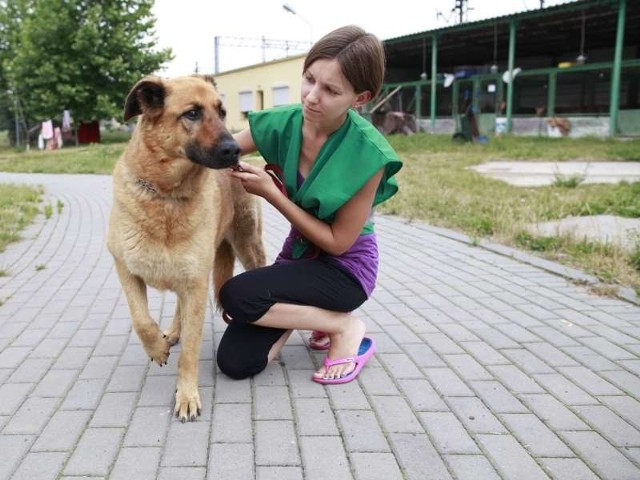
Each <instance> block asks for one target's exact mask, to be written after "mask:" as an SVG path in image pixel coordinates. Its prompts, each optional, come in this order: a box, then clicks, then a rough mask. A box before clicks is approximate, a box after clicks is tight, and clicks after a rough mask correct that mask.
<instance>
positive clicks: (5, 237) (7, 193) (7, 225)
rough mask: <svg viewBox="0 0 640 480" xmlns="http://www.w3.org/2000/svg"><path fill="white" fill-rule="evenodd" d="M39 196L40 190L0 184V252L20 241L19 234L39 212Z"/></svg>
mask: <svg viewBox="0 0 640 480" xmlns="http://www.w3.org/2000/svg"><path fill="white" fill-rule="evenodd" d="M41 195H42V190H41V189H40V188H33V187H28V186H22V185H13V184H0V252H3V251H4V250H5V248H6V246H7V245H8V244H9V243H12V242H16V241H18V240H20V232H21V231H22V230H23V229H24V228H25V227H27V226H28V225H29V224H30V223H31V222H32V221H33V219H34V217H35V216H36V215H37V214H38V212H39V204H40V202H41Z"/></svg>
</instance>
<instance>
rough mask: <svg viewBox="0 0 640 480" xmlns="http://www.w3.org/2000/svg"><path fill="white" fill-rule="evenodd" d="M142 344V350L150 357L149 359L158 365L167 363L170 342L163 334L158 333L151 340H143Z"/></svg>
mask: <svg viewBox="0 0 640 480" xmlns="http://www.w3.org/2000/svg"><path fill="white" fill-rule="evenodd" d="M142 345H143V347H144V351H145V352H147V355H149V357H150V358H151V361H153V362H156V363H157V364H158V365H160V366H163V365H166V364H167V359H168V358H169V348H171V344H170V343H169V341H168V340H167V339H166V338H165V337H164V335H158V336H157V337H156V338H155V339H154V340H153V341H151V342H145V343H143V344H142Z"/></svg>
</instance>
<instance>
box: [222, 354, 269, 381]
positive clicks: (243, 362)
mask: <svg viewBox="0 0 640 480" xmlns="http://www.w3.org/2000/svg"><path fill="white" fill-rule="evenodd" d="M217 362H218V368H219V369H220V371H221V372H222V373H224V374H225V375H227V376H228V377H231V378H233V379H235V380H242V379H244V378H248V377H251V376H253V375H257V374H258V373H260V372H261V371H263V370H264V369H265V368H266V366H267V359H266V358H265V359H264V360H260V359H257V358H252V357H251V356H247V355H246V354H244V355H243V354H242V352H239V351H238V349H225V348H223V347H221V348H219V349H218V355H217Z"/></svg>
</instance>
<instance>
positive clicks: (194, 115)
mask: <svg viewBox="0 0 640 480" xmlns="http://www.w3.org/2000/svg"><path fill="white" fill-rule="evenodd" d="M200 115H201V114H200V110H199V109H197V108H194V109H192V110H189V111H187V112H184V113H183V114H182V116H183V117H184V118H186V119H187V120H191V121H192V122H193V121H195V120H198V119H199V118H200Z"/></svg>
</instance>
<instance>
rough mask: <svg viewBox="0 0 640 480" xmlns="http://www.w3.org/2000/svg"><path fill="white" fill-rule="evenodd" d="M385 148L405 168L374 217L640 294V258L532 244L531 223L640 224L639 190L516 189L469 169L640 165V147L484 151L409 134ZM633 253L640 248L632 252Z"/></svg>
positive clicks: (493, 145) (558, 142) (521, 146)
mask: <svg viewBox="0 0 640 480" xmlns="http://www.w3.org/2000/svg"><path fill="white" fill-rule="evenodd" d="M389 141H390V142H391V144H392V145H393V146H394V148H395V149H396V151H397V152H398V154H399V155H400V157H401V158H402V159H403V161H404V168H403V169H402V170H401V171H400V172H399V174H398V182H399V184H400V191H399V193H398V194H397V195H396V196H395V197H393V198H391V200H389V201H388V202H386V203H384V204H383V205H382V206H381V207H380V211H382V212H385V213H390V214H394V215H399V216H402V217H406V218H408V219H415V220H421V221H425V222H428V223H430V224H432V225H437V226H441V227H445V228H450V229H453V230H456V231H461V232H463V233H466V234H467V235H469V236H470V237H471V238H476V237H478V236H482V237H485V238H490V239H491V240H492V241H496V242H498V243H501V244H503V245H509V246H513V247H517V248H521V249H525V250H528V251H532V252H536V253H537V254H539V255H541V256H543V257H545V258H548V259H551V260H555V261H558V262H561V263H563V264H566V265H569V266H572V267H574V268H578V269H581V270H583V271H586V272H587V273H590V274H592V275H595V276H597V277H598V278H599V279H600V280H602V281H604V282H610V283H612V284H614V285H627V286H631V287H632V288H634V289H635V290H636V291H637V292H638V293H639V294H640V271H639V270H638V268H637V264H638V263H639V262H640V252H637V253H636V254H632V255H630V254H629V253H625V252H623V251H621V250H620V249H618V248H614V247H611V246H603V245H598V244H595V243H589V242H574V241H572V240H571V239H568V238H567V239H565V238H559V237H548V238H543V237H535V236H533V235H531V234H529V233H526V232H527V229H526V226H527V225H529V224H532V223H537V222H543V221H551V220H558V219H561V218H565V217H568V216H584V215H599V214H609V215H619V216H624V217H631V218H640V183H625V182H622V183H620V184H617V185H610V184H584V183H582V181H578V179H574V180H570V181H569V180H567V179H565V180H567V181H562V182H556V183H555V184H554V185H550V186H546V187H516V186H513V185H509V184H507V183H505V182H501V181H499V180H494V179H491V178H488V177H483V176H482V175H480V174H479V173H477V172H475V171H473V170H470V169H469V168H468V167H470V166H473V165H478V164H481V163H484V162H488V161H504V160H527V161H532V162H536V161H559V162H562V161H571V160H573V161H640V140H631V141H621V140H601V139H596V138H584V139H568V138H559V139H551V138H534V137H513V136H504V137H498V138H492V139H491V140H490V142H489V143H488V144H486V145H480V144H470V143H467V144H454V143H453V142H451V137H450V136H444V135H428V134H416V135H413V136H409V137H402V136H392V137H389ZM639 249H640V247H639Z"/></svg>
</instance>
